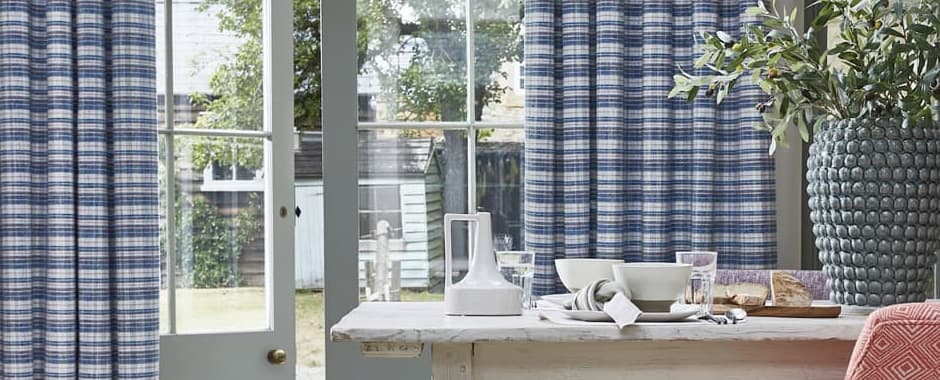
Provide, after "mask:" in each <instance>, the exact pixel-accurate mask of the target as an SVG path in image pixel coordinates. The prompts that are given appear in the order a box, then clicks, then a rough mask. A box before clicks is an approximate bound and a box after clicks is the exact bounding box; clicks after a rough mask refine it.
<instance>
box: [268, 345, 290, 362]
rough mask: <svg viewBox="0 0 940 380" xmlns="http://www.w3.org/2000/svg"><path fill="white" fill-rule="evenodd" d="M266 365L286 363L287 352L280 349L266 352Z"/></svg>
mask: <svg viewBox="0 0 940 380" xmlns="http://www.w3.org/2000/svg"><path fill="white" fill-rule="evenodd" d="M268 363H271V364H274V365H281V364H284V363H287V351H284V350H282V349H280V348H278V349H275V350H271V351H268Z"/></svg>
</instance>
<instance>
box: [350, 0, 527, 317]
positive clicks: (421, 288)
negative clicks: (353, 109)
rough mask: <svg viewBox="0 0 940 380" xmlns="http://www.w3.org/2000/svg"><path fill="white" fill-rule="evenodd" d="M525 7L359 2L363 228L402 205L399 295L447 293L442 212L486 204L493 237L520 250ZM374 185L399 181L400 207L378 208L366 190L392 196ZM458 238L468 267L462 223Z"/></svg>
mask: <svg viewBox="0 0 940 380" xmlns="http://www.w3.org/2000/svg"><path fill="white" fill-rule="evenodd" d="M522 7H523V3H522V1H505V0H474V1H469V2H468V1H465V0H431V1H414V0H404V1H396V2H387V1H378V0H359V1H358V3H357V12H358V18H359V19H360V25H359V30H358V33H359V38H358V41H360V43H361V44H362V45H361V46H359V54H360V57H359V58H360V59H359V67H358V94H359V102H358V104H359V113H358V114H359V120H360V122H359V124H358V131H359V186H360V202H359V203H360V204H359V208H360V214H359V215H360V223H359V224H360V236H362V238H363V239H364V238H365V237H367V236H368V235H369V232H371V231H373V230H374V229H375V227H374V225H375V223H377V221H376V219H377V218H378V216H377V215H385V216H387V217H389V218H394V217H393V216H392V214H391V213H392V212H395V213H397V214H396V215H397V216H398V218H400V219H399V220H400V228H401V233H400V239H401V241H402V244H401V246H399V247H393V248H392V249H390V252H389V260H391V262H393V263H396V262H397V265H400V272H399V273H393V274H392V275H391V277H395V276H400V285H401V288H402V289H405V290H406V291H403V292H402V293H401V298H402V299H404V300H408V299H428V297H430V299H439V298H440V296H439V295H436V293H439V291H440V290H441V287H440V285H441V281H442V277H443V267H444V264H443V244H442V242H443V240H442V239H443V228H444V225H443V216H444V214H445V213H466V212H468V211H489V212H491V213H492V214H493V216H494V234H510V235H511V236H512V237H513V241H514V245H515V246H516V247H517V248H521V247H522V212H521V207H522V202H521V200H522V181H521V179H522V154H521V153H522V127H523V123H522V122H523V105H524V99H523V96H522V91H521V88H520V87H521V86H520V84H521V83H520V81H521V75H520V70H521V65H522V18H521V12H522V9H523V8H522ZM468 25H469V26H471V27H470V28H468V27H467V26H468ZM377 183H383V184H386V185H389V186H396V188H397V189H398V194H397V195H398V197H400V207H401V208H400V209H399V210H397V211H389V210H388V209H376V208H375V207H376V203H375V199H368V198H369V197H372V196H374V197H375V198H376V199H379V198H382V197H385V196H386V195H381V194H376V195H371V194H374V184H377ZM364 193H365V194H370V195H368V196H367V195H364ZM390 194H391V191H389V192H388V194H387V195H388V196H390ZM390 223H392V224H394V222H391V221H390ZM454 236H455V239H454V256H455V261H457V262H458V264H457V265H456V269H457V270H458V271H463V270H465V269H466V261H467V257H468V256H467V243H466V240H467V239H466V236H467V230H466V227H465V226H461V227H456V228H455V230H454ZM460 237H463V238H460ZM359 246H360V260H361V261H362V262H372V261H374V260H375V255H376V252H373V251H372V250H371V248H372V247H373V246H374V245H371V244H362V240H360V245H359ZM363 267H364V266H363ZM390 267H392V268H394V266H390ZM360 274H361V276H365V275H366V271H361V272H360ZM360 283H364V282H363V281H360ZM409 297H410V298H409Z"/></svg>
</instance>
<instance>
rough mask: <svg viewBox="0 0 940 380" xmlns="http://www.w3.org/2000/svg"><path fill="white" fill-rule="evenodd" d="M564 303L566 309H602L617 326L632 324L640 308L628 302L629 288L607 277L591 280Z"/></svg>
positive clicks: (638, 314)
mask: <svg viewBox="0 0 940 380" xmlns="http://www.w3.org/2000/svg"><path fill="white" fill-rule="evenodd" d="M569 302H570V304H567V303H566V305H564V306H565V308H566V309H571V310H587V311H603V312H605V313H607V315H609V316H610V318H612V319H613V320H614V322H616V323H617V326H618V327H620V328H623V327H624V326H628V325H632V324H634V323H635V322H636V319H637V318H638V317H639V316H640V313H641V311H640V309H639V308H638V307H636V305H634V304H633V302H630V290H629V289H626V288H624V287H623V286H621V285H620V284H619V283H617V282H614V281H610V280H607V279H600V280H596V281H593V282H591V283H590V284H588V285H587V286H585V287H584V288H581V290H578V292H577V293H575V295H574V297H572V298H571V301H569Z"/></svg>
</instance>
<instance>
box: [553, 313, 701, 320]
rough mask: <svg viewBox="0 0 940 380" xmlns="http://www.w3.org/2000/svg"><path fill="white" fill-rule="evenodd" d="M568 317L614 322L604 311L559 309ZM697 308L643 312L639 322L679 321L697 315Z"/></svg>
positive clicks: (638, 318)
mask: <svg viewBox="0 0 940 380" xmlns="http://www.w3.org/2000/svg"><path fill="white" fill-rule="evenodd" d="M558 311H559V312H561V313H563V314H565V315H566V316H567V317H568V318H571V319H574V320H578V321H584V322H613V321H614V320H613V319H611V318H610V316H609V315H607V313H605V312H603V311H583V310H558ZM695 312H696V311H695V310H678V311H673V312H669V313H642V314H640V316H639V317H637V319H636V321H637V322H678V321H682V320H685V319H686V318H689V317H691V316H693V315H695Z"/></svg>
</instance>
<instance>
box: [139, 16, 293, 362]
mask: <svg viewBox="0 0 940 380" xmlns="http://www.w3.org/2000/svg"><path fill="white" fill-rule="evenodd" d="M252 1H257V3H252ZM234 3H239V4H240V5H242V6H247V7H248V8H251V7H252V6H256V7H259V8H260V17H259V19H249V20H244V19H243V20H240V21H241V22H239V21H236V22H234V23H228V24H225V23H224V21H218V22H219V24H218V25H206V23H205V22H202V21H194V20H216V18H215V16H217V15H219V14H221V13H219V12H224V11H232V9H240V8H235V7H234V6H233V4H234ZM291 3H292V2H291V1H281V0H239V1H218V2H211V1H210V2H199V1H179V0H164V1H160V0H158V1H157V2H156V6H157V9H156V10H157V35H158V38H157V39H158V60H159V61H160V62H158V64H157V67H158V81H159V82H160V83H159V84H158V93H159V94H161V95H162V97H161V105H162V110H163V112H162V113H161V115H162V116H163V118H164V120H165V122H164V123H163V125H162V126H161V129H160V131H159V132H160V149H161V151H160V156H161V165H160V167H161V211H162V214H161V227H162V231H161V237H162V241H161V247H162V254H163V260H162V266H163V281H162V284H163V289H162V291H161V340H160V355H161V364H160V372H161V378H164V379H231V380H239V379H245V380H249V379H250V380H255V379H273V380H279V379H280V380H287V379H293V378H294V372H295V367H294V365H295V358H296V350H295V348H294V347H295V338H294V329H295V328H294V268H293V266H294V262H293V261H294V247H293V246H294V189H293V182H294V180H293V177H294V174H293V168H294V165H293V144H294V139H293V128H292V125H293V64H292V56H293V46H292V45H293V36H292V28H293V26H292V24H291V22H283V21H280V22H273V21H274V20H291V19H292V12H293V10H292V4H291ZM226 6H228V7H229V8H224V7H226ZM206 15H209V16H206ZM210 16H211V17H210ZM231 16H232V17H236V18H237V17H243V16H244V15H243V14H238V13H236V12H232V13H231ZM219 19H220V20H221V19H222V18H221V17H219ZM213 22H214V21H213ZM255 22H256V23H257V25H252V24H251V23H255ZM255 26H257V27H255ZM253 27H254V29H252V28H253ZM239 28H241V29H239ZM226 29H227V30H228V31H229V33H227V34H226V33H220V32H219V31H220V30H226ZM252 49H254V50H252ZM254 52H256V53H257V54H254ZM258 65H260V67H261V68H260V69H257V67H258ZM246 67H247V68H246ZM255 69H257V70H256V71H255V72H253V71H252V70H255ZM226 75H230V77H227V76H226ZM232 78H237V80H232ZM252 81H254V82H252Z"/></svg>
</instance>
